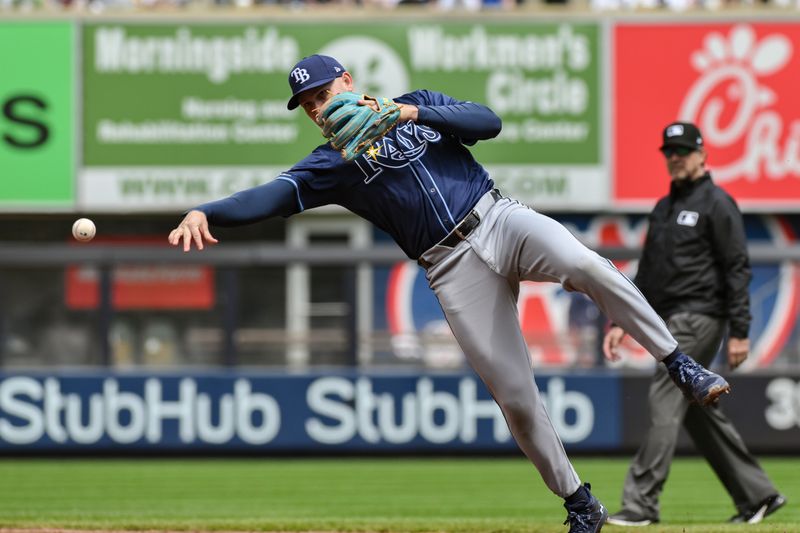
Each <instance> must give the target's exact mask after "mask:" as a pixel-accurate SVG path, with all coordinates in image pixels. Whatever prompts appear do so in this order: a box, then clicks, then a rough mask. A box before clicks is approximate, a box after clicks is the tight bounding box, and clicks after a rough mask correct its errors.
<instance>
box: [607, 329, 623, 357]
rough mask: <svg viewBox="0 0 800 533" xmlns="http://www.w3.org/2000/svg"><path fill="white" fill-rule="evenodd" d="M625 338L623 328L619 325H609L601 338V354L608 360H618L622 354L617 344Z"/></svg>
mask: <svg viewBox="0 0 800 533" xmlns="http://www.w3.org/2000/svg"><path fill="white" fill-rule="evenodd" d="M624 338H625V330H623V329H622V328H621V327H619V326H611V328H610V329H609V330H608V333H606V336H605V338H604V339H603V355H605V356H606V359H608V360H609V361H619V360H620V359H622V356H621V355H620V353H619V350H618V348H619V345H620V343H621V342H622V339H624Z"/></svg>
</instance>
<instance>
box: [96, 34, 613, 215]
mask: <svg viewBox="0 0 800 533" xmlns="http://www.w3.org/2000/svg"><path fill="white" fill-rule="evenodd" d="M599 49H600V45H599V28H598V26H597V25H596V24H588V23H587V24H565V23H547V24H532V23H530V22H526V23H524V24H521V23H520V24H517V23H508V22H506V23H492V24H475V23H472V24H470V23H465V22H457V23H444V22H442V23H420V22H417V23H413V24H409V23H404V22H392V23H383V24H371V25H370V26H368V27H367V26H365V25H363V24H347V23H342V24H314V23H308V24H290V23H285V24H275V25H256V24H233V25H197V24H195V25H188V24H178V25H170V24H159V25H146V24H115V23H101V24H90V25H87V26H86V27H85V30H84V32H83V66H84V142H83V146H84V154H83V155H84V163H85V166H86V168H85V169H84V171H83V173H82V183H83V186H82V190H84V191H86V193H87V195H88V196H86V197H85V198H84V199H83V200H84V203H85V204H86V205H87V206H94V207H97V208H102V207H109V208H113V207H115V206H117V205H119V206H123V205H124V206H127V207H128V208H135V205H137V204H139V205H141V206H142V208H143V209H152V208H157V207H159V206H163V207H169V208H171V207H173V206H178V205H180V206H184V205H189V204H192V203H194V202H196V201H203V200H207V199H208V198H211V197H216V196H219V195H222V194H228V193H229V192H231V191H230V190H229V189H231V188H234V187H235V186H237V185H248V184H252V183H257V182H263V181H265V179H270V178H271V177H273V176H274V175H276V174H277V173H278V172H280V171H281V170H285V169H286V168H288V167H289V166H291V165H292V164H293V163H295V162H297V161H299V160H300V159H302V158H303V157H305V155H307V154H308V153H309V152H310V151H311V150H312V149H313V148H314V147H315V146H316V145H318V144H321V143H322V142H323V141H324V139H323V138H322V137H321V135H320V132H319V130H318V128H316V126H315V125H314V124H313V123H312V122H311V121H310V120H308V118H307V117H306V116H305V114H304V113H303V112H302V111H294V112H290V111H287V109H286V101H287V100H288V96H289V91H288V83H287V76H288V72H289V70H290V69H291V67H292V66H293V65H294V64H295V63H296V62H297V61H298V60H299V59H300V58H302V57H303V56H305V55H309V54H313V53H324V54H328V55H332V56H335V57H337V58H338V59H339V60H340V61H341V62H342V63H343V64H344V65H345V67H346V68H347V69H348V70H349V71H350V72H351V73H352V74H353V75H354V78H355V80H356V86H357V89H358V90H361V91H363V92H366V93H370V94H373V95H379V96H399V95H400V94H403V93H405V92H408V91H412V90H415V89H419V88H426V89H431V90H435V91H440V92H443V93H446V94H449V95H451V96H453V97H455V98H458V99H462V100H471V101H476V102H482V103H485V104H487V105H489V106H490V107H491V108H492V109H493V110H494V111H495V112H497V113H498V115H500V116H501V118H502V119H503V131H502V133H501V135H500V136H499V137H498V138H497V139H494V140H491V141H488V142H482V143H479V144H478V145H477V146H475V147H473V148H472V150H473V152H474V153H475V154H476V156H477V158H478V160H479V161H481V162H482V163H483V164H484V165H485V166H487V168H489V169H490V171H491V172H492V175H493V177H494V178H495V180H496V181H497V182H498V183H500V184H501V185H503V186H504V187H505V188H506V190H507V191H509V192H516V193H517V194H520V193H521V194H523V195H525V196H526V197H528V198H529V199H533V198H536V199H541V198H546V197H547V196H548V195H549V196H551V197H552V198H553V199H554V200H553V201H555V202H556V203H558V202H561V203H565V204H570V205H574V203H575V201H576V199H580V198H587V197H592V198H593V200H592V201H594V202H603V201H605V199H606V198H607V188H608V187H607V180H608V178H607V177H605V172H604V167H603V162H602V156H601V154H602V146H601V142H600V135H599V131H598V128H599V115H600V106H599V102H600V101H601V100H602V96H603V95H601V94H600V92H601V84H600V81H599V80H600V71H599V64H600V63H601V61H600V50H599ZM267 176H268V177H267ZM587 188H588V189H587ZM587 193H588V194H587ZM598 195H599V197H598ZM578 201H579V200H578Z"/></svg>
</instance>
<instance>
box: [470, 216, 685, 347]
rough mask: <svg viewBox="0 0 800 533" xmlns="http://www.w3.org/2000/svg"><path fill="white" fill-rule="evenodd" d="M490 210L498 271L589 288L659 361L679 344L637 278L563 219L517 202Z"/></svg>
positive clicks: (601, 305)
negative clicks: (582, 239)
mask: <svg viewBox="0 0 800 533" xmlns="http://www.w3.org/2000/svg"><path fill="white" fill-rule="evenodd" d="M489 216H490V218H496V219H497V220H496V223H498V224H502V231H494V232H492V233H493V234H498V238H497V239H496V241H495V242H494V243H487V244H488V245H489V246H494V249H491V248H490V249H489V250H488V251H487V252H488V253H490V254H491V255H492V256H493V259H494V261H495V262H496V265H497V269H498V272H500V273H501V274H504V275H514V274H517V275H519V277H520V278H522V279H526V280H531V281H552V282H557V283H561V285H563V286H564V288H565V289H567V290H577V291H580V292H583V293H585V294H587V295H588V296H589V297H590V298H591V299H592V300H593V301H594V302H595V304H597V306H598V307H599V308H600V310H601V311H602V312H603V314H605V316H607V317H608V318H610V319H611V320H613V321H614V322H615V323H616V324H618V325H619V326H620V327H622V328H623V329H624V330H625V331H626V332H627V333H628V334H629V335H631V336H632V337H633V338H634V339H636V341H637V342H639V343H640V344H641V345H642V346H644V348H645V349H646V350H647V351H648V352H650V353H651V354H652V355H653V356H654V357H655V358H656V359H658V360H659V361H661V360H663V359H664V358H665V357H667V356H668V355H670V354H671V353H672V352H673V351H674V350H675V348H676V347H677V343H676V342H675V339H674V338H673V337H672V335H670V333H669V331H668V330H667V326H666V325H665V324H664V321H663V320H661V318H660V317H659V316H658V314H656V312H655V311H654V310H653V308H652V307H651V306H650V304H648V303H647V300H645V298H644V297H643V296H642V294H641V293H640V292H639V290H638V289H637V288H636V286H635V285H634V284H633V282H631V281H630V280H629V279H628V278H627V277H626V276H625V275H623V274H622V273H621V272H619V270H617V268H616V267H615V266H614V265H613V264H612V263H611V262H610V261H608V260H607V259H605V258H603V257H601V256H599V255H598V254H597V253H595V252H594V251H592V250H590V249H589V248H587V247H586V246H584V245H583V244H582V243H581V242H579V241H578V239H576V238H575V237H574V236H573V235H572V234H571V233H570V232H569V231H568V230H567V229H566V228H565V227H564V226H562V225H561V224H560V223H558V222H557V221H555V220H553V219H551V218H550V217H547V216H544V215H542V214H540V213H537V212H536V211H534V210H532V209H529V208H526V207H524V206H521V205H519V204H516V203H515V204H514V205H511V206H503V209H501V210H498V209H494V210H492V211H491V212H490V213H489ZM488 222H489V223H492V222H494V221H493V220H489V221H488ZM481 225H483V223H482V224H481ZM479 230H480V226H479Z"/></svg>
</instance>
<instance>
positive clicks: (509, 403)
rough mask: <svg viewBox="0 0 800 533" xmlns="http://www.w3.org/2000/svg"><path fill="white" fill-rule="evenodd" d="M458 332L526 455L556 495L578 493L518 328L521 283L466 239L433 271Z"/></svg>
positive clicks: (430, 274) (577, 482)
mask: <svg viewBox="0 0 800 533" xmlns="http://www.w3.org/2000/svg"><path fill="white" fill-rule="evenodd" d="M428 280H429V282H430V285H431V288H432V289H433V290H434V292H435V293H436V296H437V298H438V299H439V303H440V304H441V306H442V309H443V310H444V313H445V316H446V318H447V321H448V323H449V324H450V327H451V329H452V330H453V334H454V335H455V337H456V339H457V340H458V343H459V345H460V346H461V349H462V350H463V351H464V354H465V355H466V357H467V359H468V360H469V363H470V365H471V366H472V367H473V369H474V370H475V371H476V372H477V373H478V375H479V376H480V377H481V379H482V380H483V382H484V383H485V384H486V386H487V388H488V389H489V392H490V393H491V394H492V396H493V397H494V399H495V401H497V403H498V405H499V406H500V408H501V410H502V411H503V415H504V416H505V418H506V421H507V422H508V426H509V429H510V430H511V433H512V434H513V435H514V438H515V440H516V442H517V444H518V445H519V447H520V448H521V449H522V451H523V452H524V453H525V455H526V456H527V457H528V458H529V459H530V460H531V462H532V463H533V464H534V465H535V466H536V468H537V469H538V470H539V472H540V473H541V475H542V478H543V479H544V482H545V483H546V484H547V486H548V487H549V488H550V490H551V491H553V492H554V493H555V494H557V495H559V496H561V497H563V498H566V497H567V496H569V495H571V494H573V493H575V491H576V490H578V487H579V486H580V479H579V478H578V475H577V474H576V473H575V470H574V469H573V468H572V464H571V463H570V461H569V459H568V457H567V454H566V452H565V451H564V448H563V446H562V444H561V440H560V439H559V437H558V434H557V433H556V431H555V429H554V428H553V424H552V422H551V421H550V418H549V416H548V414H547V412H546V411H545V408H544V404H543V402H542V399H541V397H540V396H539V391H538V389H537V388H536V384H535V383H534V380H533V372H532V369H531V362H530V356H529V354H528V348H527V345H526V344H525V340H524V338H523V336H522V332H521V331H520V328H519V315H518V310H517V290H516V284H514V283H509V281H508V280H507V279H505V278H503V277H502V276H499V275H498V274H497V273H495V272H494V271H492V270H491V269H490V268H489V267H488V266H487V265H486V264H485V263H484V262H483V261H482V260H481V259H480V258H479V257H478V256H477V255H476V254H475V253H474V252H473V250H472V249H471V248H470V247H469V246H467V245H466V243H462V245H460V246H458V247H457V248H456V249H455V250H453V252H452V253H451V254H450V255H449V256H448V257H447V259H446V260H445V264H443V265H436V266H435V267H433V268H432V269H430V270H429V272H428Z"/></svg>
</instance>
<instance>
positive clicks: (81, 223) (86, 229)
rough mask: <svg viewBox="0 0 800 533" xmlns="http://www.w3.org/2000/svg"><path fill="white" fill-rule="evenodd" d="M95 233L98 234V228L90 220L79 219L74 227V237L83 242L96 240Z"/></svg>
mask: <svg viewBox="0 0 800 533" xmlns="http://www.w3.org/2000/svg"><path fill="white" fill-rule="evenodd" d="M95 232H97V228H96V227H95V226H94V222H92V221H91V220H89V219H88V218H79V219H78V220H76V221H75V223H74V224H73V225H72V236H73V237H75V240H78V241H81V242H89V241H91V240H92V239H94V234H95Z"/></svg>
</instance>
